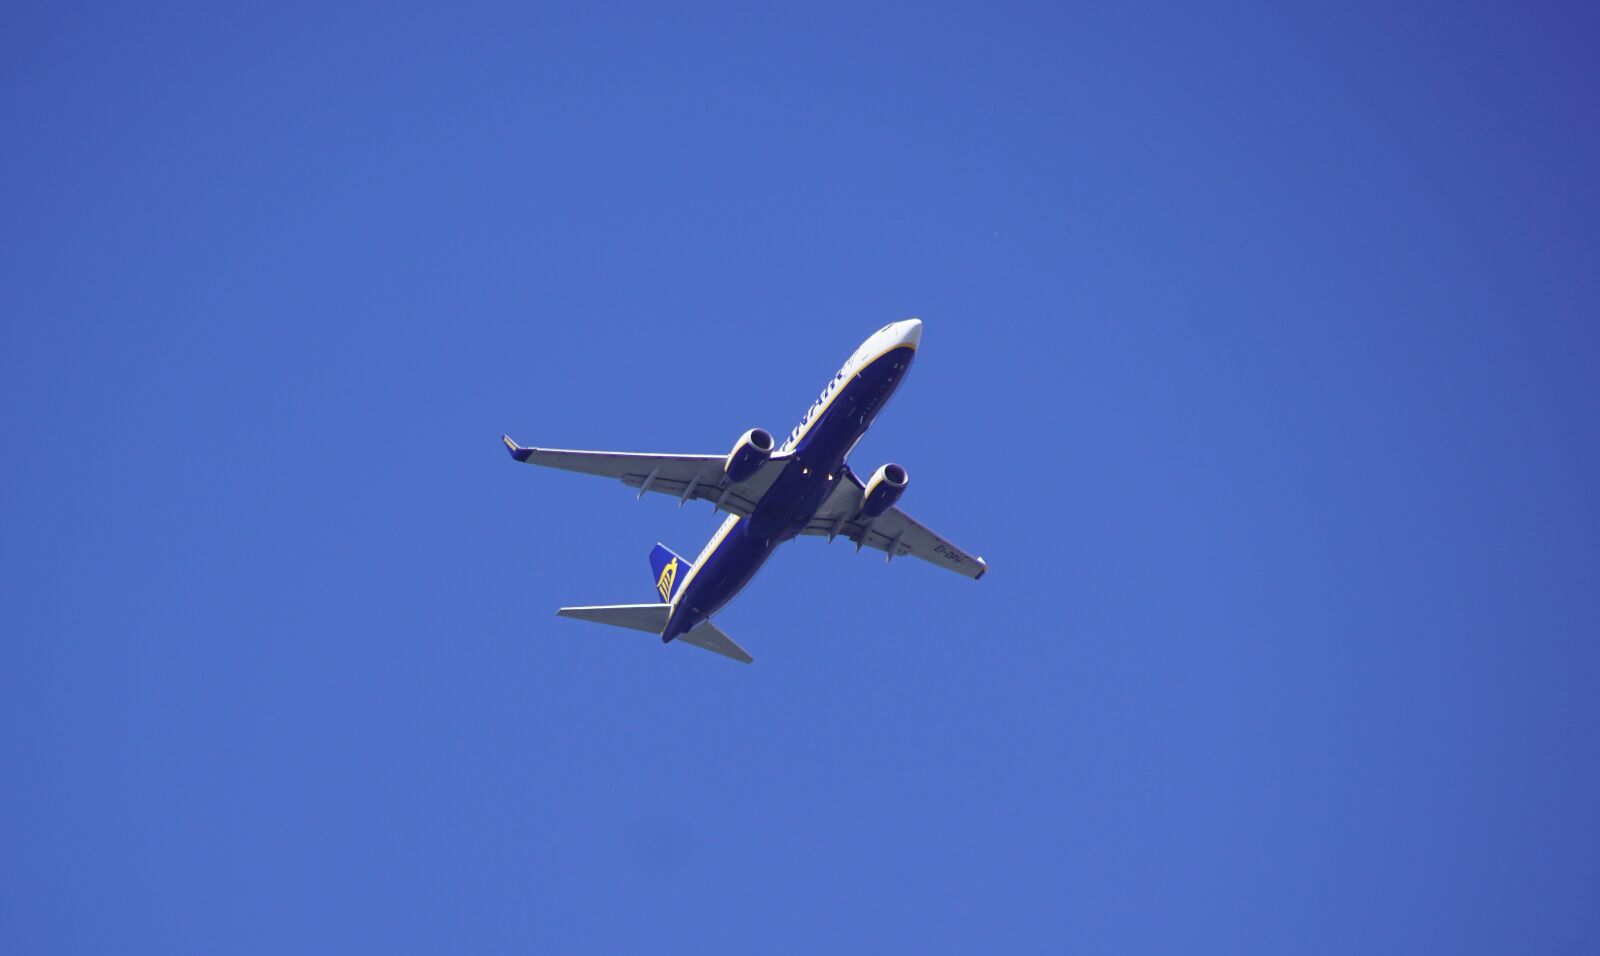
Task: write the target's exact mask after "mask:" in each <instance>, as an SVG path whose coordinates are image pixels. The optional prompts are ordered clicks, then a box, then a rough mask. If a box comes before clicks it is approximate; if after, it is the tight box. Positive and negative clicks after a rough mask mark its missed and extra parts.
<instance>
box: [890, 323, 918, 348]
mask: <svg viewBox="0 0 1600 956" xmlns="http://www.w3.org/2000/svg"><path fill="white" fill-rule="evenodd" d="M895 324H896V325H897V326H898V327H899V328H898V331H899V332H900V343H901V344H902V345H909V346H911V347H912V348H916V347H917V346H918V345H919V344H921V342H922V320H921V319H906V320H905V321H904V322H897V323H895Z"/></svg>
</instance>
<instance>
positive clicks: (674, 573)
mask: <svg viewBox="0 0 1600 956" xmlns="http://www.w3.org/2000/svg"><path fill="white" fill-rule="evenodd" d="M677 579H678V559H677V558H673V559H672V560H671V561H668V562H667V566H666V567H664V568H662V569H661V579H660V580H658V581H656V590H657V591H660V592H661V600H663V601H665V600H667V599H668V598H669V597H670V596H671V595H672V582H673V581H676V580H677Z"/></svg>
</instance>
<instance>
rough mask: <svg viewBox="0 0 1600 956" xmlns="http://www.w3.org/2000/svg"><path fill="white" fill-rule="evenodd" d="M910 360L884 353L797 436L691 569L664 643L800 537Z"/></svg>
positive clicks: (903, 353)
mask: <svg viewBox="0 0 1600 956" xmlns="http://www.w3.org/2000/svg"><path fill="white" fill-rule="evenodd" d="M915 356H916V349H914V348H912V347H911V346H909V345H905V346H900V347H898V348H893V349H890V350H889V351H887V352H885V353H884V354H882V355H880V356H879V357H878V358H876V359H874V360H872V361H871V362H870V363H868V364H867V365H865V366H863V367H862V368H861V370H860V371H858V372H857V373H856V374H855V377H854V378H852V379H850V381H848V382H846V383H845V384H844V385H843V386H841V387H840V389H839V391H838V393H837V394H836V395H835V396H834V398H833V400H832V401H831V402H829V403H828V407H827V408H826V409H825V410H823V411H821V412H820V413H819V414H820V417H819V418H818V419H817V420H816V421H814V422H811V425H810V428H809V429H807V430H806V433H805V434H804V435H802V436H801V438H800V440H799V442H798V444H797V445H796V446H795V449H794V451H793V452H792V453H791V454H790V455H789V456H788V459H787V460H788V464H787V465H786V466H785V467H784V469H783V472H782V473H781V474H780V475H779V476H778V479H777V481H775V482H773V484H772V487H771V488H770V489H768V490H767V493H766V494H765V495H763V496H762V497H761V501H760V502H758V503H757V505H756V509H755V511H754V512H753V513H752V514H751V515H750V517H749V519H748V520H744V521H740V522H739V523H738V524H736V525H734V527H733V528H732V529H731V530H730V531H729V533H728V534H727V535H725V536H724V537H723V539H722V541H721V543H719V544H718V545H717V547H716V548H715V549H713V550H712V552H711V553H710V554H707V555H705V556H704V558H703V560H701V562H700V563H699V565H698V566H697V567H696V568H695V573H694V578H693V579H692V580H691V581H689V582H688V583H687V584H686V585H684V588H683V593H682V594H680V595H679V596H678V600H677V605H676V606H675V607H674V609H673V613H672V617H671V619H670V620H669V621H668V622H667V629H666V631H665V632H663V633H662V635H661V639H662V640H663V641H670V640H672V639H673V638H675V637H677V636H678V635H680V634H686V633H688V632H689V631H691V630H693V629H694V628H695V627H696V626H698V625H699V624H700V623H701V622H702V621H704V620H706V619H707V618H709V617H710V616H711V615H713V614H715V613H717V611H719V610H721V609H722V608H723V606H724V605H726V604H727V603H728V602H729V601H731V600H732V599H733V597H734V595H736V594H738V593H739V591H740V590H741V589H742V588H743V587H744V586H745V585H746V584H748V583H750V579H751V578H753V577H755V574H756V572H757V571H759V570H761V566H762V565H763V564H765V563H766V561H767V558H769V557H771V556H772V552H773V550H774V549H776V548H777V546H778V545H780V544H782V543H783V542H785V541H788V540H789V539H791V538H793V537H795V536H796V535H798V534H800V532H802V531H804V530H805V528H806V525H807V524H809V523H810V522H811V519H812V518H813V517H814V516H815V515H816V512H817V509H818V508H820V507H821V506H822V502H823V501H824V500H826V499H827V497H828V494H829V493H830V492H831V491H832V490H833V483H834V482H836V481H842V480H844V479H843V478H842V477H841V472H842V471H843V467H844V458H845V455H846V454H848V453H849V451H850V449H851V448H853V447H855V443H856V442H857V441H858V440H860V438H861V435H862V434H863V433H864V432H865V431H866V430H867V429H868V428H870V427H871V426H872V422H873V420H874V419H876V418H877V417H878V413H879V412H881V411H883V406H884V403H885V402H887V401H888V400H889V396H890V395H893V394H894V390H895V389H896V388H897V387H899V385H900V383H901V382H902V381H904V380H905V377H906V372H908V371H909V370H910V368H911V360H912V358H914V357H915Z"/></svg>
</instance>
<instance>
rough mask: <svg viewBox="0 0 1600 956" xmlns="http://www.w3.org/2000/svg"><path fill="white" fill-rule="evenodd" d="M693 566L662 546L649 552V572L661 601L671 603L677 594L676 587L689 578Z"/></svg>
mask: <svg viewBox="0 0 1600 956" xmlns="http://www.w3.org/2000/svg"><path fill="white" fill-rule="evenodd" d="M693 567H694V565H692V564H690V563H689V562H687V561H685V560H684V559H683V558H680V557H679V556H678V555H677V554H675V553H673V550H672V549H671V548H669V547H667V546H666V545H664V544H657V545H656V546H655V549H654V550H652V551H651V552H650V571H651V572H652V573H653V574H654V576H655V579H656V593H657V594H659V595H661V600H662V601H665V602H667V603H671V602H672V599H673V597H675V596H676V595H677V593H678V585H680V584H682V583H683V582H684V580H686V579H687V578H688V577H689V570H690V569H691V568H693Z"/></svg>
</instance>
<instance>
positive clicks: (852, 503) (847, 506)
mask: <svg viewBox="0 0 1600 956" xmlns="http://www.w3.org/2000/svg"><path fill="white" fill-rule="evenodd" d="M845 478H846V479H847V480H845V481H841V482H839V483H838V485H836V486H834V490H833V493H832V494H830V495H829V496H828V499H827V501H825V502H823V505H822V508H821V509H820V510H819V511H818V512H817V516H816V517H814V518H812V519H811V523H810V524H808V525H806V530H805V531H804V532H803V533H804V534H817V535H827V536H828V538H829V540H832V538H833V537H834V536H835V535H843V536H844V537H846V538H849V539H850V540H851V541H854V542H856V550H858V551H859V550H860V549H861V546H862V545H865V546H867V547H869V548H876V549H877V550H879V551H882V552H883V553H884V555H885V560H890V561H892V560H894V559H895V558H897V557H900V556H903V555H910V556H912V557H915V558H921V559H922V560H924V561H927V562H928V563H929V564H937V565H938V566H939V567H941V568H947V569H949V570H951V571H954V572H955V573H957V574H962V575H966V576H967V577H969V578H972V579H973V580H974V581H976V580H977V579H978V578H981V577H983V575H984V572H986V571H988V570H989V565H988V564H986V563H984V560H983V559H982V558H980V557H978V556H976V555H972V554H968V553H967V552H966V551H963V550H962V549H961V548H959V547H957V546H956V545H954V544H953V543H951V542H950V540H949V539H948V538H945V537H943V536H941V535H939V534H937V533H935V532H934V531H933V530H932V529H930V528H929V527H928V526H927V525H924V524H923V523H922V522H920V521H918V520H917V519H915V518H913V517H911V516H910V515H908V514H906V513H905V512H904V511H901V510H900V508H899V507H898V506H897V507H894V508H890V509H889V510H888V511H885V512H884V513H883V514H881V515H879V516H878V517H876V518H864V517H862V516H861V514H860V512H861V499H862V496H863V493H864V492H865V491H866V488H865V487H863V486H862V484H861V479H859V478H857V477H856V476H855V475H854V474H853V473H851V472H850V471H849V470H848V469H846V471H845Z"/></svg>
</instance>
